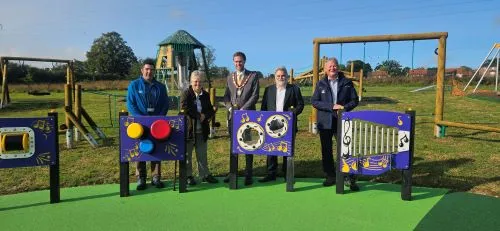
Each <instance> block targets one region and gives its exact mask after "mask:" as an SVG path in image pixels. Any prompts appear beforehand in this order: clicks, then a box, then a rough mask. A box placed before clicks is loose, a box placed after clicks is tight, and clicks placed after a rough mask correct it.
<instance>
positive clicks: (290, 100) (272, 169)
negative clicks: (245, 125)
mask: <svg viewBox="0 0 500 231" xmlns="http://www.w3.org/2000/svg"><path fill="white" fill-rule="evenodd" d="M274 80H275V84H274V85H271V86H269V87H266V89H265V90H264V96H263V98H262V106H261V108H260V110H261V111H278V112H281V111H292V112H293V114H295V118H297V116H298V115H299V114H300V113H302V110H304V100H303V99H302V94H301V92H300V88H299V87H298V86H296V85H293V84H288V72H287V71H286V68H285V67H278V68H276V71H275V72H274ZM296 131H297V119H295V132H296ZM286 159H287V158H286V157H283V167H282V170H283V173H284V174H283V175H284V176H285V179H286ZM267 170H268V173H267V176H266V177H264V178H262V179H260V180H259V182H269V181H275V180H276V175H277V173H278V157H277V156H267Z"/></svg>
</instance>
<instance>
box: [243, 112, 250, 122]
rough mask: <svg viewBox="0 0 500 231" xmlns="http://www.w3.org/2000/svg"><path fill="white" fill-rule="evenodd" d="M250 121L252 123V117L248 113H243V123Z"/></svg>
mask: <svg viewBox="0 0 500 231" xmlns="http://www.w3.org/2000/svg"><path fill="white" fill-rule="evenodd" d="M248 121H250V117H249V116H248V114H247V113H243V115H241V123H245V122H248Z"/></svg>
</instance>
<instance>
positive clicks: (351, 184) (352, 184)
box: [344, 177, 359, 192]
mask: <svg viewBox="0 0 500 231" xmlns="http://www.w3.org/2000/svg"><path fill="white" fill-rule="evenodd" d="M344 185H345V186H349V189H350V190H351V191H354V192H357V191H359V185H358V184H356V179H353V178H351V177H346V178H345V180H344Z"/></svg>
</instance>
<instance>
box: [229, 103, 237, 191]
mask: <svg viewBox="0 0 500 231" xmlns="http://www.w3.org/2000/svg"><path fill="white" fill-rule="evenodd" d="M233 120H234V108H233V110H231V119H230V120H229V124H228V126H229V140H230V142H229V189H238V155H237V154H235V153H233V151H232V149H233V142H234V141H233V131H232V130H233Z"/></svg>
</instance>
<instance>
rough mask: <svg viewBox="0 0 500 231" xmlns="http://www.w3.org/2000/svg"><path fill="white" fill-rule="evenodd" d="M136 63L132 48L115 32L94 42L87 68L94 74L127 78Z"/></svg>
mask: <svg viewBox="0 0 500 231" xmlns="http://www.w3.org/2000/svg"><path fill="white" fill-rule="evenodd" d="M134 62H137V58H136V57H135V54H134V52H133V51H132V48H130V47H129V46H127V42H125V40H123V38H122V37H121V35H120V34H119V33H117V32H114V31H113V32H109V33H104V34H102V36H101V37H99V38H97V39H96V40H94V43H93V44H92V47H91V48H90V51H88V52H87V68H88V71H90V72H91V73H94V74H115V75H120V76H125V75H127V74H128V73H129V71H130V67H131V66H132V64H133V63H134Z"/></svg>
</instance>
